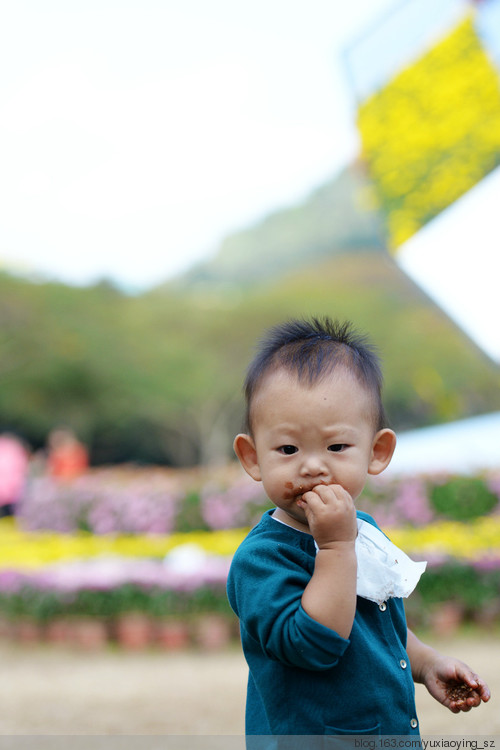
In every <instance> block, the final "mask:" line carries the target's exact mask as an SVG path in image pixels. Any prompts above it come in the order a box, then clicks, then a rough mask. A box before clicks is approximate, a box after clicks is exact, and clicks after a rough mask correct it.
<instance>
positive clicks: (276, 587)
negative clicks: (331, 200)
mask: <svg viewBox="0 0 500 750" xmlns="http://www.w3.org/2000/svg"><path fill="white" fill-rule="evenodd" d="M381 389H382V374H381V370H380V365H379V361H378V357H377V356H376V355H375V353H374V352H373V350H372V348H371V346H370V345H369V344H367V342H366V340H365V339H364V337H362V336H359V335H358V334H357V333H356V332H355V331H354V330H353V329H352V327H351V326H350V324H348V323H346V324H338V323H334V322H333V321H330V320H329V319H328V318H327V319H325V320H316V319H313V320H312V321H290V322H289V323H285V324H283V325H281V326H277V327H276V328H274V329H272V330H271V331H270V332H269V333H268V336H267V338H266V339H265V340H264V341H263V343H262V345H261V348H260V350H259V351H258V353H257V355H256V357H255V359H254V360H253V362H252V363H251V364H250V367H249V369H248V372H247V378H246V384H245V394H246V404H247V419H246V429H247V432H245V433H242V434H240V435H237V436H236V438H235V441H234V449H235V452H236V455H237V456H238V458H239V460H240V463H241V464H242V466H243V468H244V469H245V471H246V472H247V473H248V474H249V475H250V476H251V477H252V478H253V479H255V480H256V481H261V482H262V484H263V487H264V489H265V491H266V494H267V495H268V497H269V498H270V500H271V501H272V502H273V504H274V505H275V506H276V507H275V508H274V509H272V510H269V511H266V513H264V515H263V517H262V519H261V521H260V522H259V523H258V524H257V525H256V526H255V527H254V528H253V529H252V531H251V532H250V533H249V534H248V536H247V537H246V539H245V540H244V541H243V542H242V544H241V545H240V547H239V548H238V550H237V551H236V553H235V555H234V557H233V561H232V564H231V569H230V572H229V577H228V585H227V591H228V597H229V601H230V604H231V606H232V608H233V610H234V611H235V613H236V614H237V616H238V617H239V620H240V632H241V641H242V646H243V651H244V654H245V657H246V660H247V663H248V666H249V679H248V686H247V704H246V734H247V735H264V736H266V735H284V736H290V735H330V736H331V735H334V736H335V735H346V734H350V735H351V736H352V735H365V736H366V735H419V731H420V730H419V721H418V718H417V712H416V706H415V687H414V682H421V683H423V684H424V685H425V686H426V687H427V689H428V691H429V692H430V694H431V695H432V696H433V697H434V698H435V699H436V700H437V701H439V702H440V703H442V704H443V705H444V706H446V707H447V708H448V709H450V710H451V711H452V712H453V713H458V712H460V711H470V710H471V709H472V708H473V707H474V706H478V705H479V704H480V703H481V702H482V701H488V700H489V698H490V692H489V689H488V687H487V685H486V684H485V682H484V681H483V680H482V679H481V678H480V677H478V675H477V674H475V673H474V672H473V671H472V670H471V669H470V668H469V667H468V666H467V665H466V664H464V663H463V662H461V661H460V660H458V659H455V658H453V657H448V656H444V655H442V654H440V653H438V652H437V651H436V650H435V649H434V648H432V647H430V646H428V645H426V644H424V643H423V642H421V641H420V640H419V639H418V638H417V637H416V636H415V635H414V634H413V633H412V632H411V631H410V630H409V629H408V627H407V624H406V617H405V610H404V604H403V597H407V596H409V594H410V593H411V592H412V591H413V589H414V588H415V586H416V585H417V583H418V580H419V578H420V576H421V574H422V573H423V571H424V569H425V565H426V564H425V563H423V562H420V563H416V562H413V561H412V560H410V558H408V557H407V556H406V555H405V553H404V552H402V551H401V550H400V549H398V548H397V547H396V546H395V545H393V544H392V543H391V542H390V541H389V540H388V538H387V537H386V536H385V534H383V533H382V531H381V530H380V529H379V527H378V526H377V524H376V522H375V520H374V519H373V518H372V517H371V516H369V515H368V514H367V513H364V512H361V511H356V508H355V501H356V499H357V498H358V497H359V495H360V494H361V492H362V490H363V487H364V484H365V482H366V479H367V476H368V475H369V474H372V475H375V474H380V473H381V472H382V471H384V469H385V468H386V467H387V466H388V465H389V463H390V461H391V458H392V455H393V451H394V448H395V445H396V436H395V434H394V432H393V431H392V430H391V429H389V428H388V427H387V426H386V420H385V415H384V409H383V404H382V398H381ZM251 744H252V743H250V745H251ZM254 745H255V746H258V741H257V740H254ZM264 745H265V742H264ZM264 745H262V746H264Z"/></svg>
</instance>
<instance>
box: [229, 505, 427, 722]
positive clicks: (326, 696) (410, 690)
mask: <svg viewBox="0 0 500 750" xmlns="http://www.w3.org/2000/svg"><path fill="white" fill-rule="evenodd" d="M272 512H273V511H272V510H271V511H267V512H266V513H265V514H264V515H263V517H262V519H261V521H260V523H259V524H258V525H257V526H256V527H255V528H254V529H252V531H251V532H250V533H249V534H248V536H247V537H246V539H245V540H244V541H243V542H242V544H241V545H240V547H239V548H238V549H237V551H236V553H235V555H234V558H233V561H232V564H231V569H230V572H229V576H228V583H227V593H228V598H229V602H230V604H231V607H232V609H233V610H234V612H235V613H236V615H237V616H238V617H239V620H240V632H241V641H242V646H243V651H244V654H245V658H246V660H247V663H248V666H249V679H248V689H247V705H246V734H247V735H318V734H327V735H341V734H351V733H352V734H371V735H378V734H381V735H418V734H419V729H418V721H417V714H416V708H415V688H414V684H413V679H412V675H411V669H410V662H409V659H408V656H407V653H406V636H407V628H406V618H405V613H404V607H403V602H402V600H401V599H389V600H388V601H387V602H386V603H384V604H382V605H380V606H379V605H378V604H376V603H374V602H371V601H369V600H368V599H362V598H361V597H358V598H357V608H356V616H355V618H354V623H353V627H352V631H351V634H350V636H349V639H348V640H346V639H344V638H342V637H340V636H339V635H338V634H337V633H336V632H335V631H333V630H330V629H329V628H327V627H325V626H324V625H321V624H320V623H318V622H316V621H315V620H313V619H312V618H311V617H309V615H307V614H306V612H305V611H304V610H303V609H302V606H301V597H302V593H303V591H304V588H305V587H306V585H307V583H308V581H309V579H310V578H311V575H312V573H313V570H314V561H315V556H316V549H315V545H314V539H313V537H312V536H311V535H310V534H306V533H304V532H301V531H298V530H296V529H293V528H291V527H289V526H285V525H284V524H282V523H279V522H277V521H275V520H274V519H273V518H272V517H271V514H272ZM358 517H359V518H362V519H363V520H365V521H368V522H369V523H371V524H373V525H375V526H376V524H375V521H374V520H373V518H371V516H369V515H367V514H366V513H362V512H360V511H358Z"/></svg>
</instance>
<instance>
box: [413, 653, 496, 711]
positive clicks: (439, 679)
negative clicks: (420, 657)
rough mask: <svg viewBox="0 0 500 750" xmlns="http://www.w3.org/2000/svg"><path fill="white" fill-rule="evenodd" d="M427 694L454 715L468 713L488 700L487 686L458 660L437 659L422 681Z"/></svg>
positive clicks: (488, 691)
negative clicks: (461, 712)
mask: <svg viewBox="0 0 500 750" xmlns="http://www.w3.org/2000/svg"><path fill="white" fill-rule="evenodd" d="M423 682H424V685H425V686H426V688H427V690H428V691H429V693H430V694H431V695H432V696H433V698H435V699H436V700H437V701H439V702H440V703H442V704H443V706H446V707H447V708H449V709H450V711H452V712H453V713H454V714H458V713H460V711H470V710H471V708H474V707H475V706H479V704H480V703H481V701H483V702H484V703H486V702H487V701H489V699H490V690H489V688H488V685H487V684H486V683H485V682H484V681H483V680H482V679H481V678H480V677H478V676H477V674H475V673H474V672H473V671H472V670H471V669H470V668H469V667H468V666H467V664H464V663H463V662H462V661H459V660H458V659H453V658H449V657H444V656H442V657H439V658H438V659H437V660H436V661H435V662H434V663H433V664H432V665H431V667H430V669H429V670H428V671H427V673H426V674H425V676H424V679H423Z"/></svg>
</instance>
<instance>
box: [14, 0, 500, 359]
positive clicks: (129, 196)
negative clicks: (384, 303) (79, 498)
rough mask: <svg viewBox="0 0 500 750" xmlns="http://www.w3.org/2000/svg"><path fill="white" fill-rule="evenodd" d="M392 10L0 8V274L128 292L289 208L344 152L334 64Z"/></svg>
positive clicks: (350, 122) (151, 3)
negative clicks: (102, 282)
mask: <svg viewBox="0 0 500 750" xmlns="http://www.w3.org/2000/svg"><path fill="white" fill-rule="evenodd" d="M439 2H440V3H441V4H443V3H444V4H448V5H449V4H450V3H451V2H455V3H456V2H457V0H439ZM422 3H424V0H419V5H420V4H422ZM425 3H427V4H429V0H425ZM395 4H396V5H397V4H398V3H397V2H396V0H356V2H354V3H337V2H332V0H251V1H250V0H244V1H243V0H210V2H207V0H182V2H179V0H44V1H43V2H40V0H10V2H9V1H7V2H4V3H3V4H2V6H1V9H0V69H1V70H2V75H1V76H0V162H1V165H2V167H1V170H0V200H1V205H2V211H1V212H0V267H6V268H9V269H13V270H17V271H21V272H30V271H37V272H40V273H43V274H46V275H48V276H49V277H52V278H57V279H60V280H62V281H64V282H66V283H71V284H88V283H93V282H95V281H97V280H99V279H101V278H103V277H106V278H110V279H112V280H114V281H115V282H116V283H117V284H119V285H122V286H123V287H124V288H125V289H127V290H130V291H140V290H141V289H144V288H147V287H148V286H153V285H157V284H160V283H162V282H163V281H165V280H166V279H168V278H171V277H172V276H175V275H176V274H178V273H181V272H182V271H184V270H186V269H187V268H189V267H190V266H191V265H192V264H193V263H195V262H197V261H199V260H201V259H205V258H207V257H209V256H210V255H211V254H213V253H215V252H216V250H217V248H218V245H219V243H220V242H221V240H222V239H223V238H224V237H225V236H227V235H228V234H229V233H231V232H233V231H236V230H238V229H242V228H245V227H247V226H249V225H252V224H253V223H255V222H257V221H258V220H259V219H261V218H262V217H263V216H265V215H267V214H269V213H271V212H272V211H273V210H276V209H279V208H281V207H284V206H289V205H292V204H294V203H297V202H300V201H301V200H303V199H304V198H306V197H307V196H308V194H309V193H310V192H311V191H313V190H314V189H315V188H317V187H319V186H320V185H321V184H322V183H323V182H325V181H326V180H328V179H330V178H331V177H332V176H334V175H335V174H336V173H337V172H338V171H339V170H340V168H341V167H342V166H344V165H345V164H347V163H349V162H350V161H351V160H352V159H353V158H354V157H355V156H356V155H357V154H358V153H359V149H360V146H359V138H358V134H357V131H356V125H355V99H354V96H353V91H352V89H351V88H350V82H349V78H348V75H347V73H346V68H345V58H344V53H345V50H346V48H348V47H349V46H350V45H351V44H352V42H353V40H355V39H356V38H358V37H359V35H361V34H362V33H363V32H364V30H365V29H368V28H369V27H371V26H372V25H373V23H374V22H376V21H377V20H378V19H379V18H380V17H381V16H383V15H384V14H386V13H387V11H388V9H392V8H393V7H394V5H395ZM435 5H436V2H435V0H433V3H432V6H433V7H435ZM422 7H423V6H422ZM494 218H495V219H496V216H495V217H494ZM492 220H493V218H492V217H491V216H490V217H489V221H490V223H491V221H492ZM493 234H494V232H493ZM494 236H495V235H494ZM495 241H496V248H497V251H498V244H499V242H498V227H497V233H496V240H495ZM462 254H463V255H464V256H465V249H464V251H463V253H462ZM410 255H411V254H410ZM420 255H421V252H420V251H418V252H416V253H414V257H415V256H416V257H417V261H416V262H415V260H414V261H413V266H415V264H416V266H417V267H418V268H417V269H416V270H413V266H412V265H411V263H410V262H409V264H408V269H410V268H412V270H411V273H415V274H417V273H420V274H421V275H422V273H423V276H424V281H425V282H427V281H428V280H429V278H431V281H432V278H434V276H435V277H436V278H438V279H439V278H441V280H438V281H437V285H438V287H439V294H443V293H444V292H446V288H445V289H444V290H443V289H442V288H441V287H442V286H443V282H442V277H439V275H437V276H436V273H435V269H434V266H436V263H437V260H436V257H437V256H436V254H434V255H433V258H434V261H433V262H432V263H431V262H428V261H426V262H424V261H421V262H420V263H419V260H418V259H419V257H420ZM422 257H423V256H422ZM497 257H498V252H497ZM443 264H444V266H445V268H447V270H448V280H447V282H445V287H446V286H447V285H448V286H449V285H450V267H449V260H448V261H447V260H444V261H443ZM422 269H423V270H422ZM483 276H488V277H489V278H491V277H492V274H491V272H489V271H488V272H483ZM452 286H456V284H452ZM473 291H474V290H471V289H470V288H469V295H470V296H471V297H472V296H473ZM475 291H476V293H478V294H479V301H480V302H481V300H482V302H483V304H484V294H482V292H481V289H478V290H475ZM459 307H460V305H459ZM498 312H500V309H499V310H498ZM495 315H496V309H494V310H493V311H492V312H491V313H490V312H488V315H486V316H485V315H483V316H482V321H483V323H482V325H484V321H485V320H489V319H490V318H494V317H495ZM498 319H499V317H498V316H497V317H496V320H498ZM492 328H493V326H492ZM488 335H489V334H488ZM496 335H497V339H498V333H497V334H496ZM495 347H497V348H495ZM494 348H495V351H496V352H497V354H498V358H499V360H500V341H498V340H497V343H495V344H494ZM495 356H496V355H495Z"/></svg>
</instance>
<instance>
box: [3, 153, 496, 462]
mask: <svg viewBox="0 0 500 750" xmlns="http://www.w3.org/2000/svg"><path fill="white" fill-rule="evenodd" d="M368 195H369V192H368V190H367V187H366V184H365V183H364V180H363V177H362V174H361V173H360V172H359V171H358V169H357V167H351V168H349V169H346V170H344V172H342V173H341V175H339V176H338V178H336V179H334V180H332V181H331V183H329V184H328V185H325V186H324V187H323V188H321V189H319V190H317V191H315V192H314V193H313V194H312V195H311V196H310V198H309V199H308V200H306V201H305V202H304V204H303V205H300V206H297V207H295V208H291V209H289V210H283V211H279V212H277V213H276V214H274V215H272V216H269V217H267V218H266V219H265V220H263V221H262V222H260V223H259V224H258V225H257V226H256V227H254V228H250V229H248V230H246V231H244V232H239V233H237V234H236V235H233V236H232V237H229V238H228V239H227V240H226V241H225V242H224V243H223V245H222V247H221V250H220V253H219V254H218V255H217V256H216V257H215V258H214V259H213V260H212V261H210V262H208V263H205V264H203V265H200V266H198V267H196V268H193V269H192V270H191V271H190V272H189V273H188V274H185V275H184V276H183V277H182V278H179V279H176V280H175V281H173V282H171V283H169V284H165V285H162V286H161V287H158V288H156V289H152V290H150V291H149V292H147V293H144V294H141V295H138V296H134V297H132V296H127V295H125V294H122V293H120V292H119V291H117V290H116V289H113V288H112V287H110V286H109V285H106V284H101V285H97V286H95V287H90V288H84V289H77V288H73V287H67V286H64V285H62V284H55V283H32V282H28V281H23V280H21V279H18V278H13V277H10V276H8V275H6V274H0V350H1V352H2V357H1V358H0V432H1V431H4V430H13V431H15V432H18V433H19V434H20V435H22V436H23V437H24V438H25V439H26V440H27V441H28V442H29V443H30V444H31V445H32V447H33V448H39V447H41V446H43V445H44V442H45V439H46V436H47V434H48V432H49V430H50V429H51V428H53V427H54V426H57V425H61V424H66V425H69V426H71V427H73V428H74V429H75V430H76V432H77V434H78V435H79V436H80V437H81V438H82V439H83V440H84V441H85V442H86V443H87V444H88V446H89V448H90V452H91V459H92V461H93V462H94V463H110V462H119V461H136V462H148V463H150V462H153V463H165V464H172V465H190V464H197V463H209V462H214V461H221V460H225V459H226V458H227V457H228V456H231V455H232V452H231V443H232V439H233V436H234V434H235V433H236V432H237V431H239V429H240V426H241V425H240V422H241V417H242V399H241V384H242V380H243V377H244V372H245V369H246V365H247V363H248V361H249V360H250V358H251V356H252V352H253V348H254V345H255V341H256V340H257V339H258V338H259V337H260V336H261V334H262V332H263V330H264V329H265V328H267V327H269V326H270V325H273V324H275V323H277V322H280V321H282V320H283V319H285V318H288V317H292V316H293V317H302V316H310V315H317V316H322V315H330V316H332V317H338V318H341V319H346V318H347V319H350V320H352V321H353V322H354V324H355V325H356V326H358V327H359V328H361V329H362V330H364V331H366V332H367V333H368V334H369V335H370V337H371V338H372V339H373V340H374V341H375V342H376V344H377V345H378V347H379V350H380V354H381V356H382V359H383V362H384V371H385V374H386V398H385V401H386V405H387V411H388V415H389V418H390V420H391V423H392V425H393V427H394V428H395V429H396V430H400V429H403V428H410V427H416V426H420V425H426V424H434V423H438V422H445V421H450V420H454V419H458V418H461V417H465V416H469V415H473V414H480V413H484V412H488V411H492V410H498V409H500V388H499V385H500V374H499V370H498V367H497V366H495V365H494V364H493V363H492V362H490V361H489V360H488V359H487V358H486V357H485V356H484V355H483V354H482V353H481V352H480V351H479V350H478V349H477V348H476V347H475V346H474V345H473V344H472V343H471V342H470V341H469V340H468V339H467V338H466V336H465V335H464V334H463V333H462V332H461V331H459V330H458V329H457V328H456V326H455V325H454V324H453V323H452V322H451V321H450V320H449V319H448V318H447V317H446V316H445V315H444V313H443V312H442V311H441V310H440V309H438V308H437V307H436V306H435V305H434V304H433V303H432V302H431V301H430V300H429V299H428V298H427V297H426V296H425V295H424V294H423V293H422V292H421V291H420V290H419V289H418V288H417V287H416V286H415V285H414V284H413V283H412V282H411V281H410V280H409V279H408V278H407V277H406V276H405V275H404V273H403V272H402V271H401V270H400V269H399V267H398V266H397V265H396V264H395V263H394V262H393V260H392V259H391V258H390V256H389V255H388V254H387V253H386V252H385V250H384V249H383V242H382V240H381V237H382V236H383V230H382V225H381V221H380V218H379V217H378V215H377V214H376V212H374V211H373V210H368V209H366V208H363V205H364V203H363V201H364V202H365V203H366V201H367V200H368Z"/></svg>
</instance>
